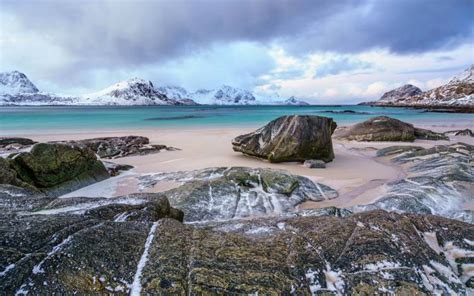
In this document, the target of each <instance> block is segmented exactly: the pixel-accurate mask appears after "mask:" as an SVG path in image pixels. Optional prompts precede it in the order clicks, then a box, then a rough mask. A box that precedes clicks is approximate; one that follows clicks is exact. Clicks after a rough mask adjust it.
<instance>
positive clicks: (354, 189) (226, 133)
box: [22, 122, 474, 209]
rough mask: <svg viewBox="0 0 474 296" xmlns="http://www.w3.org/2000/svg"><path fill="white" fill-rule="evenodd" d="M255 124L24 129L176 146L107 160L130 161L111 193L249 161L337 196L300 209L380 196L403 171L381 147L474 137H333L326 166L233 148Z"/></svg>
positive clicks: (48, 137)
mask: <svg viewBox="0 0 474 296" xmlns="http://www.w3.org/2000/svg"><path fill="white" fill-rule="evenodd" d="M453 124H455V123H453V122H451V123H443V124H442V125H440V126H433V125H429V124H427V125H417V126H419V127H423V128H430V129H433V130H434V131H443V130H444V131H445V130H450V129H452V125H453ZM462 127H463V128H471V129H472V128H473V127H472V126H466V125H462ZM255 128H258V126H256V127H221V128H217V127H212V128H198V127H190V128H186V129H182V128H139V129H122V130H115V131H96V130H79V131H78V130H76V131H74V132H73V131H70V130H68V131H66V130H63V131H61V132H58V133H49V132H47V131H43V132H42V133H30V134H25V136H26V137H28V138H31V139H33V140H35V141H38V142H47V141H58V140H80V139H86V138H94V137H108V136H127V135H137V136H145V137H148V138H149V139H150V143H151V144H163V145H167V146H170V147H175V148H178V149H180V150H177V151H161V152H159V153H155V154H147V155H140V156H128V157H123V158H118V159H112V160H108V161H112V162H115V163H118V164H128V165H132V166H134V169H133V171H132V173H130V174H128V175H125V176H123V177H121V178H120V179H113V180H112V181H109V183H107V181H105V182H104V183H103V185H104V186H108V188H109V189H110V186H111V185H110V182H112V183H113V186H112V187H113V189H112V190H113V193H111V197H112V196H119V195H126V194H130V193H135V192H139V191H140V188H139V184H138V180H137V177H138V176H142V175H146V174H154V173H160V172H165V173H169V172H177V171H192V170H198V169H204V168H210V167H250V168H270V169H278V170H284V171H287V172H290V173H292V174H294V175H300V176H304V177H307V178H309V179H310V180H312V181H315V182H319V183H322V184H325V185H327V186H330V187H332V188H333V189H335V190H336V191H338V193H339V197H338V198H335V199H331V200H325V201H321V202H304V203H302V204H300V205H299V207H298V208H299V209H310V208H322V207H329V206H336V207H340V208H347V207H351V206H355V205H364V204H369V203H371V202H373V201H374V199H376V198H377V197H380V196H382V195H383V193H384V190H385V184H386V183H388V182H392V181H395V180H398V179H401V178H404V177H405V176H407V172H406V171H405V169H404V168H403V167H402V166H399V165H395V164H393V163H391V162H390V161H389V160H388V158H376V157H375V153H376V151H377V150H378V149H380V148H385V147H388V146H394V145H417V146H422V147H425V148H426V147H432V146H435V145H440V144H450V143H455V142H465V143H467V144H471V145H474V138H471V137H465V136H457V137H451V141H428V140H416V141H415V142H353V141H343V140H336V139H333V147H334V151H335V155H336V157H335V159H334V160H333V161H332V162H330V163H328V164H327V167H326V168H325V169H309V168H306V167H304V166H303V165H302V164H301V163H294V162H289V163H270V162H268V161H265V160H261V159H258V158H254V157H250V156H245V155H243V154H241V153H237V152H234V151H233V150H232V145H231V140H232V139H233V138H234V137H236V136H238V135H241V134H244V133H248V132H251V131H254V130H255ZM22 136H23V135H22ZM114 182H115V183H114ZM177 185H178V183H175V182H159V183H158V184H157V185H156V186H154V187H153V188H150V189H147V190H144V191H143V192H162V191H166V190H169V189H172V188H174V187H176V186H177ZM95 186H96V187H95V188H98V189H94V190H92V189H91V188H87V187H85V188H83V189H80V190H78V191H76V192H73V193H70V194H68V196H78V195H81V194H93V193H91V191H92V192H93V191H96V192H101V190H100V186H101V184H100V183H97V184H95Z"/></svg>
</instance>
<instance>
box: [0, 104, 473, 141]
mask: <svg viewBox="0 0 474 296" xmlns="http://www.w3.org/2000/svg"><path fill="white" fill-rule="evenodd" d="M289 114H311V115H320V116H327V117H332V118H334V120H335V121H336V122H337V123H338V125H347V124H351V123H355V122H359V121H363V120H365V119H367V118H370V117H373V116H379V115H387V116H391V117H395V118H398V119H400V120H403V121H408V122H411V123H415V124H416V123H417V124H435V125H443V124H444V123H446V124H448V123H452V122H456V123H458V122H459V123H460V125H462V124H464V125H471V124H472V125H474V114H459V113H438V112H426V111H424V110H420V109H408V108H384V107H370V106H354V105H346V106H131V107H130V106H127V107H124V106H121V107H115V106H114V107H111V106H107V107H89V106H87V107H72V106H42V107H5V106H2V107H0V135H1V134H4V135H6V134H12V133H14V132H15V131H35V130H56V129H57V130H68V129H71V130H72V129H108V130H110V129H126V128H143V127H145V128H147V127H148V128H149V127H201V126H202V127H226V126H259V125H263V124H265V123H267V122H268V121H270V120H272V119H275V118H277V117H279V116H281V115H289Z"/></svg>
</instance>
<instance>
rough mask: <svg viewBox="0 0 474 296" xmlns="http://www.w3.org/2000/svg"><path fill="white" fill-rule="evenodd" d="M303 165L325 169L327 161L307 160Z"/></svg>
mask: <svg viewBox="0 0 474 296" xmlns="http://www.w3.org/2000/svg"><path fill="white" fill-rule="evenodd" d="M303 165H304V166H305V167H307V168H310V169H324V168H325V167H326V163H325V162H324V161H322V160H314V159H310V160H306V161H305V162H304V163H303Z"/></svg>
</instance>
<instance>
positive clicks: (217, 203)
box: [140, 167, 338, 222]
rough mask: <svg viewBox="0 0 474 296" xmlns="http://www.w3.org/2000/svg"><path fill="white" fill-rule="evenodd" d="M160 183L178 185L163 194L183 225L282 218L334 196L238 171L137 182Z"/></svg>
mask: <svg viewBox="0 0 474 296" xmlns="http://www.w3.org/2000/svg"><path fill="white" fill-rule="evenodd" d="M163 181H174V182H178V183H181V184H182V185H181V186H178V187H177V188H175V189H171V190H169V191H167V192H165V193H164V194H165V195H166V196H167V197H168V198H169V199H170V202H171V204H172V206H174V207H176V208H179V209H181V210H183V212H184V213H185V221H187V222H202V221H212V220H229V219H238V218H248V217H256V216H262V215H274V214H283V213H286V212H289V211H292V210H294V209H295V207H296V206H297V205H299V204H301V203H303V202H305V201H323V200H328V199H333V198H336V197H337V196H338V193H337V191H335V190H334V189H332V188H330V187H328V186H326V185H324V184H320V183H315V182H313V181H311V180H309V179H307V178H305V177H301V176H296V175H292V174H289V173H287V172H284V171H278V170H270V169H251V168H242V167H230V168H209V169H204V170H197V171H191V172H175V173H160V174H154V175H147V176H143V177H141V178H140V186H141V187H142V188H151V187H153V186H155V185H156V184H158V183H159V182H163Z"/></svg>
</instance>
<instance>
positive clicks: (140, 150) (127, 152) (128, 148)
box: [66, 136, 176, 159]
mask: <svg viewBox="0 0 474 296" xmlns="http://www.w3.org/2000/svg"><path fill="white" fill-rule="evenodd" d="M66 143H72V144H74V145H79V146H85V147H87V148H89V149H91V150H92V151H94V152H95V153H96V154H97V155H98V156H99V157H100V158H109V159H110V158H120V157H125V156H134V155H146V154H151V153H157V152H160V151H161V150H176V148H172V147H167V146H165V145H152V144H150V140H149V139H148V138H147V137H141V136H125V137H105V138H93V139H85V140H78V141H68V142H66Z"/></svg>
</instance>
